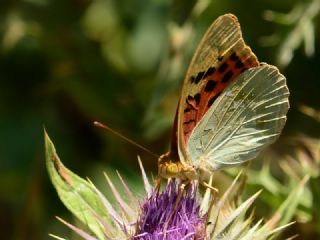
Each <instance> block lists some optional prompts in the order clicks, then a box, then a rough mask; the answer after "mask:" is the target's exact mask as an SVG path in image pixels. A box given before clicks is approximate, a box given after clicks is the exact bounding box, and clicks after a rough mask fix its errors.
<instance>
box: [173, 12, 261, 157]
mask: <svg viewBox="0 0 320 240" xmlns="http://www.w3.org/2000/svg"><path fill="white" fill-rule="evenodd" d="M258 65H259V62H258V60H257V58H256V56H255V55H254V54H253V53H252V51H251V50H250V48H249V47H248V46H246V45H245V43H244V41H243V38H242V34H241V30H240V26H239V23H238V20H237V18H236V17H235V16H234V15H232V14H226V15H223V16H221V17H219V18H218V19H217V20H216V21H215V22H214V23H213V24H212V25H211V26H210V28H209V29H208V31H207V32H206V34H205V35H204V37H203V39H202V41H201V42H200V44H199V46H198V49H197V51H196V53H195V55H194V57H193V59H192V61H191V64H190V66H189V69H188V71H187V74H186V78H185V80H184V84H183V88H182V92H181V98H180V102H179V109H178V111H177V116H176V118H177V119H178V120H177V121H176V125H175V127H174V128H175V131H176V134H177V139H178V146H176V145H175V144H173V147H172V148H173V149H172V151H174V150H175V149H174V148H175V147H178V152H179V157H180V161H182V162H189V160H188V154H187V153H186V151H185V149H186V143H187V142H188V139H189V137H190V134H191V133H192V131H193V129H194V128H195V127H196V125H197V124H198V122H199V121H200V120H201V119H202V117H203V116H204V114H205V113H206V112H207V111H208V110H209V109H210V107H211V106H212V104H213V103H214V101H215V100H216V99H217V98H218V96H219V95H220V94H221V93H222V92H223V90H224V89H225V88H226V87H227V86H228V85H230V83H232V82H233V81H234V80H235V79H236V78H237V77H238V75H239V74H240V73H241V72H244V71H245V70H247V69H249V68H252V67H255V66H258Z"/></svg>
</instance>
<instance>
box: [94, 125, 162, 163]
mask: <svg viewBox="0 0 320 240" xmlns="http://www.w3.org/2000/svg"><path fill="white" fill-rule="evenodd" d="M93 125H94V126H96V127H98V128H103V129H105V130H107V131H109V132H111V133H112V134H113V135H115V136H117V137H119V138H121V139H123V140H125V141H127V142H129V143H131V144H132V145H134V146H136V147H138V148H140V149H142V150H144V151H145V152H147V153H149V154H150V155H152V156H153V157H155V158H159V156H158V155H157V154H155V153H153V152H151V151H150V150H149V149H147V148H146V147H144V146H142V145H140V144H138V143H136V142H135V141H133V140H131V139H130V138H127V137H125V136H123V135H122V134H121V133H119V132H117V131H115V130H113V129H112V128H110V127H108V126H107V125H105V124H103V123H101V122H98V121H94V122H93Z"/></svg>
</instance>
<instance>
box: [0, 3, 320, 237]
mask: <svg viewBox="0 0 320 240" xmlns="http://www.w3.org/2000/svg"><path fill="white" fill-rule="evenodd" d="M319 9H320V1H319V0H313V1H303V0H296V1H293V0H283V1H277V0H263V1H253V0H247V1H245V0H239V1H231V0H226V1H207V0H201V1H195V0H194V1H183V0H174V1H168V0H150V1H146V0H120V1H117V0H90V1H89V0H11V1H10V0H1V4H0V161H1V162H0V183H1V187H0V229H1V231H0V232H1V233H0V234H1V237H0V238H1V239H33V240H37V239H49V236H48V233H55V234H58V235H62V236H63V235H65V236H70V234H71V233H70V231H69V230H68V229H67V228H66V227H65V226H63V225H62V224H61V223H59V222H58V221H56V220H55V218H54V216H56V215H58V216H62V217H64V218H66V219H71V216H70V214H69V213H68V212H67V211H66V209H65V208H64V206H63V205H62V203H61V202H60V200H59V199H58V196H57V194H56V192H55V191H54V189H53V187H52V185H51V184H50V182H49V178H48V176H47V173H46V169H45V161H44V146H43V127H44V126H45V128H46V130H47V131H48V133H49V134H50V136H51V138H52V140H53V141H54V143H55V145H56V148H57V151H58V153H59V155H60V157H61V159H62V160H63V162H64V163H65V164H66V166H67V167H68V168H69V169H72V170H73V171H74V172H76V173H78V174H79V175H80V176H82V177H86V176H88V177H90V178H91V179H93V181H95V182H98V186H100V188H104V185H103V184H104V183H101V184H99V182H100V180H101V178H102V177H103V174H102V172H103V171H106V172H110V173H113V172H114V169H118V170H119V171H120V172H121V174H122V175H123V176H124V178H125V179H127V180H128V181H129V182H130V183H131V185H132V187H134V188H136V189H137V190H136V191H139V186H140V185H141V179H140V178H139V169H138V164H137V160H136V156H137V155H138V154H139V155H141V157H142V160H143V164H144V166H145V168H146V169H147V171H148V172H149V173H150V172H153V174H154V175H155V174H156V169H157V160H156V159H154V158H153V157H150V156H149V155H148V154H146V153H144V152H141V150H139V149H137V148H135V147H133V146H131V145H129V144H128V143H126V142H123V141H122V140H120V139H118V138H116V137H114V136H112V135H111V134H110V133H106V132H104V131H103V130H101V129H97V128H95V127H94V126H93V124H92V123H93V121H94V120H99V121H102V122H104V123H107V124H108V125H109V126H110V127H112V128H114V129H116V130H118V131H119V132H121V133H123V134H124V135H125V136H128V137H130V138H132V139H134V140H136V141H137V142H139V143H141V144H143V145H145V146H146V147H148V148H149V149H150V150H152V151H153V152H155V153H157V154H161V153H164V152H165V151H166V150H167V149H168V146H169V143H170V130H171V125H172V122H173V117H174V112H175V108H176V103H177V101H178V97H179V91H180V87H181V83H182V81H183V76H184V73H185V70H186V68H187V66H188V64H189V61H190V58H191V57H192V54H193V52H194V49H195V47H196V45H197V43H198V42H199V40H200V38H201V36H202V34H203V33H204V31H205V30H206V29H207V28H208V27H209V25H210V24H211V23H212V22H213V20H214V19H216V18H217V17H218V16H219V15H222V14H224V13H227V12H231V13H234V14H235V15H236V16H237V17H238V18H239V21H240V23H241V26H242V30H243V35H244V38H245V40H246V42H247V43H248V45H249V46H251V48H252V49H253V51H254V52H255V53H256V54H257V56H258V57H259V59H260V61H265V62H268V63H271V64H275V65H277V66H278V67H279V68H280V69H281V71H282V73H283V74H284V75H285V76H286V77H287V80H288V86H289V89H290V92H291V96H290V103H291V109H290V112H289V115H288V122H287V125H286V128H285V130H284V134H283V136H284V137H282V138H281V139H280V141H279V144H277V145H276V148H278V149H277V151H278V152H279V151H280V152H281V154H282V155H281V156H286V155H287V154H289V155H290V154H292V152H293V151H294V150H295V149H293V148H294V147H296V145H290V144H288V142H289V143H290V140H286V139H287V138H286V137H290V136H298V135H299V134H303V136H305V137H307V138H309V137H310V138H311V137H312V138H313V139H315V141H317V139H318V138H319V136H320V128H319V115H320V114H319V113H318V112H317V111H316V109H320V79H319V72H320V69H319V67H320V53H319V49H320V38H319V33H320V31H319V30H320V26H319V16H318V15H319ZM301 105H305V106H304V107H301ZM306 106H307V107H306ZM279 146H287V147H283V148H281V147H279ZM292 146H294V147H292ZM297 148H298V147H297ZM279 149H280V150H279ZM293 158H294V157H293ZM312 160H314V159H312ZM318 160H319V159H318ZM314 163H315V165H314V166H315V167H314V168H316V169H319V161H318V162H317V161H315V162H314ZM272 164H275V165H276V164H277V162H273V163H272ZM297 168H299V166H298V167H297ZM299 174H300V173H299ZM317 174H318V172H316V174H315V176H314V178H313V179H315V181H316V182H315V185H317V184H319V187H316V190H314V191H317V190H318V191H319V188H320V182H319V175H317ZM280 175H281V174H280ZM291 177H292V176H290V175H289V178H291ZM300 177H302V174H301V176H300ZM297 179H299V177H297ZM279 181H281V179H280V180H279ZM282 183H283V184H286V180H284V181H282ZM262 185H263V184H262ZM310 191H311V195H312V193H313V190H310ZM317 194H318V195H317V196H319V192H318V193H317ZM310 199H311V200H310V201H314V199H315V196H313V197H311V198H310ZM318 206H319V205H318ZM303 209H304V211H305V212H308V213H309V215H308V216H309V218H306V219H305V220H304V222H303V221H302V222H301V223H300V224H298V225H296V227H294V229H293V230H292V231H291V232H296V231H298V233H299V234H300V238H299V239H316V238H317V237H319V231H320V226H319V225H320V220H319V214H320V213H315V212H317V211H318V212H320V208H318V209H316V208H314V205H312V203H311V205H310V203H309V206H308V207H304V208H303ZM314 213H315V214H316V216H313V214H314ZM296 220H297V219H296Z"/></svg>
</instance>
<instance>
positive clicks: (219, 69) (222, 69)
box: [218, 62, 228, 73]
mask: <svg viewBox="0 0 320 240" xmlns="http://www.w3.org/2000/svg"><path fill="white" fill-rule="evenodd" d="M227 68H228V63H226V62H224V63H222V65H221V66H220V67H219V68H218V72H219V73H223V72H224V71H225V70H226V69H227Z"/></svg>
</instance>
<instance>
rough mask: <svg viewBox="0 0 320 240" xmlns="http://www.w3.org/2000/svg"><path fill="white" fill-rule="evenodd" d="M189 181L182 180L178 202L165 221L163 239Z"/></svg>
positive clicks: (164, 239)
mask: <svg viewBox="0 0 320 240" xmlns="http://www.w3.org/2000/svg"><path fill="white" fill-rule="evenodd" d="M189 183H190V182H189V181H188V182H182V183H181V185H180V188H179V193H178V196H177V199H176V203H175V205H174V209H173V211H172V212H171V213H170V215H169V217H168V219H167V221H166V222H165V224H164V225H163V240H166V236H167V229H168V225H169V223H170V221H171V219H172V217H173V215H174V214H175V213H176V211H177V209H178V205H179V202H180V200H181V197H182V195H183V193H184V189H185V188H186V186H187V185H189Z"/></svg>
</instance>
